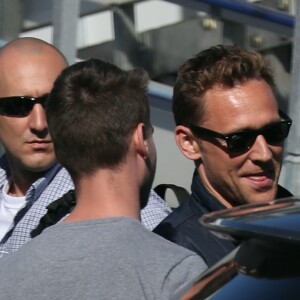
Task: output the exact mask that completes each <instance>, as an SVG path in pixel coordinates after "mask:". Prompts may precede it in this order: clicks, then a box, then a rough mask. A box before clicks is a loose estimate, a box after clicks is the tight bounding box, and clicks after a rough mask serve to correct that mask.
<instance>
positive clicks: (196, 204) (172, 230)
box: [153, 172, 292, 266]
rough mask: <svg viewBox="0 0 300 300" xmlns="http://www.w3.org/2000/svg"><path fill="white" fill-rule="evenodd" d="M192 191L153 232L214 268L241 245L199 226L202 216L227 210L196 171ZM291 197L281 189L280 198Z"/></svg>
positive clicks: (279, 190) (278, 195)
mask: <svg viewBox="0 0 300 300" xmlns="http://www.w3.org/2000/svg"><path fill="white" fill-rule="evenodd" d="M191 191H192V194H191V195H190V197H189V198H187V199H185V200H184V201H183V202H182V204H181V205H180V206H179V207H177V208H176V209H175V210H174V211H173V212H172V213H171V214H170V215H169V216H167V217H166V218H165V219H164V220H163V221H162V222H161V223H160V224H159V225H158V226H157V227H156V228H155V229H154V230H153V232H155V233H157V234H159V235H161V236H162V237H164V238H166V239H168V240H170V241H172V242H174V243H176V244H178V245H181V246H183V247H185V248H187V249H190V250H192V251H193V252H195V253H197V254H199V255H200V256H201V257H202V258H203V259H204V260H205V262H206V264H207V265H208V266H211V265H213V264H214V263H216V262H217V261H219V260H220V259H221V258H223V257H224V256H225V255H226V254H227V253H229V252H230V251H231V250H233V249H234V248H235V247H236V246H238V242H235V243H234V242H232V241H229V240H225V239H222V238H219V237H217V236H216V235H215V234H213V233H211V232H210V231H209V230H208V229H206V228H205V227H204V226H203V225H201V224H200V222H199V218H200V217H201V216H202V215H204V214H206V213H210V212H214V211H218V210H221V209H225V208H226V207H225V206H224V205H223V204H222V203H220V202H219V201H218V200H217V199H216V198H215V197H214V196H213V195H212V194H211V193H210V192H208V190H207V189H206V188H205V186H204V185H203V183H202V181H201V180H200V177H199V175H198V174H197V172H195V173H194V176H193V181H192V186H191ZM290 196H292V194H291V193H290V192H288V191H287V190H285V189H284V188H282V187H280V186H279V187H278V194H277V198H283V197H290Z"/></svg>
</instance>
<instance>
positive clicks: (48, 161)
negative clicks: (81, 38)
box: [0, 38, 170, 257]
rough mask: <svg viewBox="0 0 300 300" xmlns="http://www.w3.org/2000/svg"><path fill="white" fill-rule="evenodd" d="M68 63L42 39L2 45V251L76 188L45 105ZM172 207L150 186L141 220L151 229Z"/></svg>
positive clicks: (26, 236) (18, 243)
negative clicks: (60, 160) (63, 163)
mask: <svg viewBox="0 0 300 300" xmlns="http://www.w3.org/2000/svg"><path fill="white" fill-rule="evenodd" d="M66 66H67V61H66V59H65V58H64V56H63V54H62V53H60V52H59V51H58V50H57V49H56V48H55V47H53V46H52V45H50V44H48V43H46V42H44V41H42V40H39V39H35V38H19V39H16V40H13V41H11V42H10V43H8V44H6V45H5V46H4V47H2V48H1V49H0V141H1V142H2V144H3V146H4V149H5V152H6V153H5V155H4V156H3V157H2V158H1V160H0V257H1V256H3V254H7V253H10V252H14V251H16V250H17V249H18V248H19V247H21V246H22V245H23V244H24V243H26V242H27V241H28V240H30V238H31V236H30V233H31V231H32V230H33V229H35V227H36V226H37V225H38V224H39V221H40V219H41V217H42V216H43V215H45V214H46V213H47V206H48V205H49V204H50V203H52V202H53V201H55V200H56V199H58V198H60V197H61V196H63V195H64V194H65V193H66V192H67V191H69V190H70V189H73V188H74V185H73V182H72V180H71V177H70V176H69V174H68V172H67V171H66V170H65V169H64V168H62V166H61V165H60V164H58V163H56V159H55V155H54V149H53V144H52V140H51V138H50V135H49V131H48V126H47V122H46V117H45V110H44V105H45V101H46V99H47V96H48V93H49V92H50V90H51V88H52V86H53V83H54V81H55V79H56V78H57V76H58V75H59V74H60V73H61V71H62V70H63V69H64V68H65V67H66ZM62 130H63V128H62ZM75 163H76V162H75V161H74V164H75ZM62 200H64V199H63V198H62ZM67 205H68V204H67ZM67 208H68V207H67ZM65 212H67V210H64V211H63V213H65ZM169 212H170V208H169V206H168V205H167V204H166V202H165V201H164V200H162V199H161V198H159V197H158V196H157V195H156V194H155V193H154V192H153V191H151V194H150V198H149V204H148V205H147V206H146V207H145V209H144V210H143V211H142V220H143V224H144V225H145V226H146V227H147V228H149V229H153V227H155V225H157V224H158V223H159V222H160V221H161V220H162V219H163V218H164V217H166V216H167V215H168V213H169ZM58 213H59V216H61V217H63V216H64V215H63V214H62V212H61V211H58V212H57V211H54V214H56V215H57V214H58ZM55 220H56V221H59V218H56V219H55Z"/></svg>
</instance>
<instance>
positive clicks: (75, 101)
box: [46, 59, 151, 179]
mask: <svg viewBox="0 0 300 300" xmlns="http://www.w3.org/2000/svg"><path fill="white" fill-rule="evenodd" d="M148 80H149V78H148V74H147V73H146V72H145V71H143V70H138V69H137V70H132V71H128V72H125V71H123V70H121V69H119V68H117V67H116V66H114V65H112V64H110V63H107V62H104V61H101V60H98V59H90V60H87V61H84V62H79V63H76V64H74V65H72V66H70V67H68V68H66V69H65V70H64V71H63V72H62V74H61V75H60V76H59V77H58V79H57V80H56V81H55V83H54V87H53V89H52V91H51V93H50V95H49V100H48V103H47V106H46V115H47V122H48V126H49V130H50V134H51V137H52V139H53V143H54V148H55V153H56V157H57V160H58V161H59V162H60V163H61V164H62V165H63V166H64V167H65V168H66V169H67V170H68V171H69V172H70V174H71V175H72V177H73V179H74V177H75V178H77V177H78V176H79V175H80V174H82V173H91V172H93V171H95V170H96V169H97V168H99V167H100V168H101V167H102V168H106V167H107V168H117V167H118V165H119V163H121V162H122V160H123V159H124V157H125V155H126V154H127V152H128V149H129V141H130V137H131V134H132V131H133V129H134V128H135V127H136V126H137V125H138V124H139V123H144V124H145V126H146V128H149V126H150V125H151V124H150V112H149V104H148V98H147V95H146V91H147V86H148Z"/></svg>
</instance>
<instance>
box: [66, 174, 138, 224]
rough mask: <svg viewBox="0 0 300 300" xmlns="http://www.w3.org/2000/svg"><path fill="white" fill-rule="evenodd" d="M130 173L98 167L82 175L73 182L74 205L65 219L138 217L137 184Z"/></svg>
mask: <svg viewBox="0 0 300 300" xmlns="http://www.w3.org/2000/svg"><path fill="white" fill-rule="evenodd" d="M113 173H115V174H113ZM129 177H130V176H125V175H124V174H122V172H121V173H118V171H115V172H109V171H106V170H101V171H97V172H96V173H94V174H92V175H90V176H86V177H85V178H84V179H81V180H80V181H79V183H78V184H75V192H76V206H75V208H74V210H73V211H72V212H71V214H70V215H69V216H68V217H67V218H66V219H65V220H64V222H74V221H83V220H89V219H98V218H110V217H120V216H128V217H132V218H135V219H138V220H140V202H139V188H138V185H137V184H136V185H134V184H133V182H130V179H129Z"/></svg>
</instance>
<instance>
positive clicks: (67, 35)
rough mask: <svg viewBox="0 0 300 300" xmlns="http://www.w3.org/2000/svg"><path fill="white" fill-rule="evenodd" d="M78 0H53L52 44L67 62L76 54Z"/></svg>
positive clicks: (72, 61)
mask: <svg viewBox="0 0 300 300" xmlns="http://www.w3.org/2000/svg"><path fill="white" fill-rule="evenodd" d="M79 12H80V0H54V1H53V45H54V46H56V47H57V48H58V49H59V50H60V51H61V52H62V53H63V54H64V55H65V56H66V58H67V60H68V62H69V64H72V63H74V62H75V58H76V55H77V47H76V46H77V45H76V41H77V22H78V17H79Z"/></svg>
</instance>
